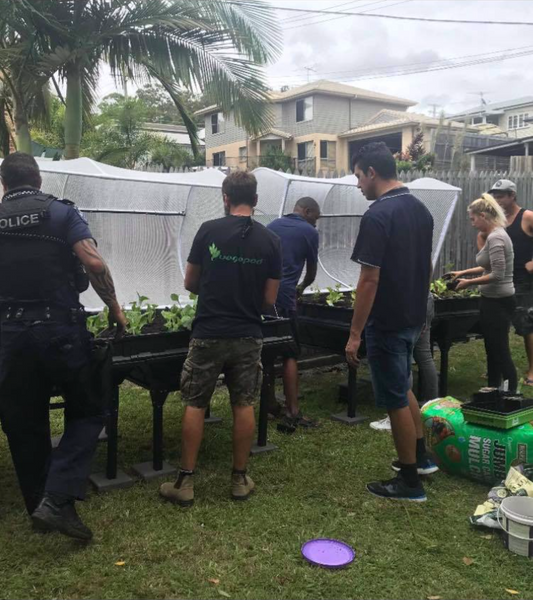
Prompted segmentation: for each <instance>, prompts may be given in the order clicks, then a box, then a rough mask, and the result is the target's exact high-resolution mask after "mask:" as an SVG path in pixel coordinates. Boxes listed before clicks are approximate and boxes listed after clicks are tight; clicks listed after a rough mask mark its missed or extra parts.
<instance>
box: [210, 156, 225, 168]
mask: <svg viewBox="0 0 533 600" xmlns="http://www.w3.org/2000/svg"><path fill="white" fill-rule="evenodd" d="M213 166H214V167H225V166H226V153H225V152H214V153H213Z"/></svg>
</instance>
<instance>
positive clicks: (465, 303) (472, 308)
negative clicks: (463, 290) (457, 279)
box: [435, 296, 480, 317]
mask: <svg viewBox="0 0 533 600" xmlns="http://www.w3.org/2000/svg"><path fill="white" fill-rule="evenodd" d="M479 298H480V297H479V296H466V297H464V298H435V317H439V316H441V315H455V314H460V313H465V312H479Z"/></svg>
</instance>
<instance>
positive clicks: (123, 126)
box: [82, 94, 157, 169]
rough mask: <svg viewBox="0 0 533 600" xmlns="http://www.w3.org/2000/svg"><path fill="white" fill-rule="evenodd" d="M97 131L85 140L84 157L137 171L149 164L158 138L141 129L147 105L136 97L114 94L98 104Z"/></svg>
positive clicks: (93, 131) (95, 129)
mask: <svg viewBox="0 0 533 600" xmlns="http://www.w3.org/2000/svg"><path fill="white" fill-rule="evenodd" d="M99 109H100V114H99V115H98V116H96V117H95V119H94V121H95V126H94V128H93V129H92V130H91V131H89V132H87V134H86V135H85V136H84V140H83V142H84V143H83V147H82V150H83V154H84V155H85V156H89V157H90V158H93V159H94V160H97V161H99V162H104V163H107V164H110V165H114V166H116V167H123V168H125V169H135V167H137V166H138V165H139V164H143V163H146V162H147V161H148V159H149V156H150V153H151V151H152V149H153V148H154V146H155V144H156V142H157V137H156V136H155V135H153V134H150V133H147V132H145V131H143V130H142V125H143V123H144V122H145V121H146V112H147V108H146V105H145V104H144V103H143V102H141V101H140V100H139V99H137V98H125V97H124V96H122V95H121V94H111V95H109V96H107V97H106V98H104V100H103V101H102V102H101V103H100V105H99Z"/></svg>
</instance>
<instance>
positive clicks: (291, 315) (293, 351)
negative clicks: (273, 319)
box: [276, 306, 301, 358]
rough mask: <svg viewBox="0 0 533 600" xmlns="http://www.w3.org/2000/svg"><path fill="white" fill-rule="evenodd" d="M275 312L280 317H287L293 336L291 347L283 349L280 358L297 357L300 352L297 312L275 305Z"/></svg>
mask: <svg viewBox="0 0 533 600" xmlns="http://www.w3.org/2000/svg"><path fill="white" fill-rule="evenodd" d="M276 314H277V316H278V317H281V318H282V319H289V321H290V323H291V330H292V337H293V338H294V344H293V347H292V348H288V349H287V350H285V351H284V352H283V354H282V355H281V356H282V358H298V357H299V356H300V354H301V348H300V334H299V331H298V314H297V312H296V311H295V310H290V309H287V308H281V307H279V306H276Z"/></svg>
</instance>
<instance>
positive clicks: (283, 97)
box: [194, 79, 416, 115]
mask: <svg viewBox="0 0 533 600" xmlns="http://www.w3.org/2000/svg"><path fill="white" fill-rule="evenodd" d="M313 93H315V94H317V93H318V94H328V95H330V96H343V97H346V98H354V99H359V100H374V101H376V102H387V103H389V104H397V105H398V106H405V107H408V106H414V105H415V104H416V102H413V101H412V100H406V99H405V98H398V97H397V96H389V95H388V94H382V93H380V92H372V91H370V90H365V89H363V88H359V87H354V86H353V85H346V84H345V83H337V82H336V81H328V80H326V79H319V80H318V81H312V82H310V83H306V84H305V85H299V86H298V87H295V88H292V89H290V90H287V91H286V92H271V93H270V100H271V101H272V102H286V101H288V100H294V99H295V98H299V97H300V96H308V95H309V94H313ZM217 110H219V107H218V106H217V105H216V104H212V105H211V106H208V107H207V108H203V109H202V110H198V111H196V112H195V113H194V114H195V115H208V114H209V113H212V112H215V111H217Z"/></svg>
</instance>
